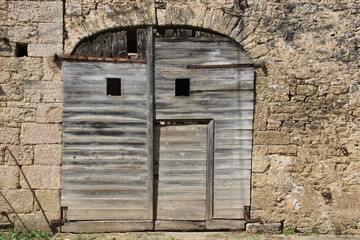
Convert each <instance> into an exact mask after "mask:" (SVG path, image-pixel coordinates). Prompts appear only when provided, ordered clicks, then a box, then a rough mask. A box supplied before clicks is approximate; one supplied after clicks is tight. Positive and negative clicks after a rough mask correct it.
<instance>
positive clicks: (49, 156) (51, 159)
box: [34, 145, 61, 166]
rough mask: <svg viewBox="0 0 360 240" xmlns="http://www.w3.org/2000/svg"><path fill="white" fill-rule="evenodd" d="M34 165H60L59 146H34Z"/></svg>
mask: <svg viewBox="0 0 360 240" xmlns="http://www.w3.org/2000/svg"><path fill="white" fill-rule="evenodd" d="M34 163H35V164H37V165H56V166H60V164H61V145H36V146H35V148H34Z"/></svg>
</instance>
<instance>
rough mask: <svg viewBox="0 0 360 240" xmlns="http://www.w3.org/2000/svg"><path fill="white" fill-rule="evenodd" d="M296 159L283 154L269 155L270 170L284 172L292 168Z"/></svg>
mask: <svg viewBox="0 0 360 240" xmlns="http://www.w3.org/2000/svg"><path fill="white" fill-rule="evenodd" d="M295 160H296V157H294V156H283V155H271V156H270V161H271V168H270V171H271V172H273V173H279V172H285V171H288V170H290V169H292V166H293V164H294V162H296V161H295Z"/></svg>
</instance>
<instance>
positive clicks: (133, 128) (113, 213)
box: [61, 35, 148, 221]
mask: <svg viewBox="0 0 360 240" xmlns="http://www.w3.org/2000/svg"><path fill="white" fill-rule="evenodd" d="M104 37H109V36H108V35H102V38H104ZM109 38H110V37H109ZM102 40H104V39H102ZM106 45H107V46H108V45H109V44H108V43H107V44H106ZM110 45H111V44H110ZM102 50H103V51H110V50H109V49H106V48H104V49H102ZM111 51H112V49H111ZM107 54H108V53H107ZM125 65H126V66H125ZM63 73H64V74H63V98H64V104H63V151H62V153H63V164H62V189H61V192H62V194H61V205H62V206H66V207H68V219H69V220H73V221H78V220H82V221H83V220H110V219H147V218H148V183H147V179H148V162H147V149H146V146H147V137H148V136H147V134H148V130H147V114H148V110H147V97H146V91H147V89H146V66H145V65H140V64H115V63H68V62H65V64H64V71H63ZM106 78H120V79H121V87H122V95H121V96H107V95H106ZM116 200H118V201H116ZM132 201H133V202H134V203H136V204H128V203H129V202H132ZM127 202H128V203H127Z"/></svg>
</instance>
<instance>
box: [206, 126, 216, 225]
mask: <svg viewBox="0 0 360 240" xmlns="http://www.w3.org/2000/svg"><path fill="white" fill-rule="evenodd" d="M214 132H215V131H214V120H213V121H211V122H210V123H209V125H208V132H207V146H206V154H207V155H206V219H207V220H211V219H212V217H213V210H214V192H213V191H214Z"/></svg>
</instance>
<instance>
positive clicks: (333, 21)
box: [0, 0, 360, 233]
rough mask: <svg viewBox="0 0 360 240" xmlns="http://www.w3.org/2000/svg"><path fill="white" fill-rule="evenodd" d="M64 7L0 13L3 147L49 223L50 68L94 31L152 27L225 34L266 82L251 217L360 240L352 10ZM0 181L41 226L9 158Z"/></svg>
mask: <svg viewBox="0 0 360 240" xmlns="http://www.w3.org/2000/svg"><path fill="white" fill-rule="evenodd" d="M64 7H65V10H66V11H65V17H64V19H63V3H62V1H57V0H54V1H3V0H2V1H1V2H0V21H1V23H0V72H1V73H0V86H1V89H0V106H1V111H0V116H1V117H0V119H1V122H0V129H1V134H0V142H1V143H4V144H7V145H8V146H9V148H10V149H11V150H13V152H14V153H16V156H18V158H19V161H21V164H22V168H23V170H24V172H25V173H26V175H27V176H28V177H29V180H30V182H31V184H32V185H33V187H34V188H35V189H36V193H37V195H39V196H40V197H41V199H43V201H44V205H45V208H46V210H47V211H48V212H49V214H52V216H51V217H50V218H55V217H58V215H59V208H60V207H59V197H58V196H59V188H60V173H59V172H60V168H59V165H60V143H61V124H60V123H61V68H59V67H58V66H56V65H55V64H54V63H53V62H52V61H51V58H50V57H49V56H52V55H53V54H54V53H60V52H62V51H63V52H64V53H67V54H70V53H71V52H72V51H73V49H74V48H75V47H76V46H77V44H79V42H80V41H81V40H83V39H86V38H87V37H90V36H92V35H93V34H96V33H98V32H101V31H105V30H108V29H116V28H121V27H127V26H145V25H157V24H158V25H168V26H169V25H178V26H187V27H192V28H203V29H208V30H212V31H215V32H218V33H221V34H225V35H227V36H229V37H231V38H233V39H235V41H237V42H239V44H241V45H242V46H243V47H244V49H245V50H246V51H247V52H248V54H249V56H250V58H251V59H252V60H253V61H254V62H260V61H264V62H265V63H266V67H267V74H265V73H264V72H263V71H262V70H260V69H258V70H257V78H256V111H255V122H254V129H255V131H254V135H253V136H254V140H253V141H254V142H253V143H254V148H253V177H252V206H251V207H252V212H251V213H252V216H253V217H261V218H262V219H263V220H264V221H265V222H279V221H281V220H285V222H284V224H285V225H286V226H292V227H296V228H298V229H299V230H303V231H305V230H306V231H311V229H313V228H314V227H318V228H319V230H320V232H322V233H327V232H332V231H334V230H335V228H340V229H341V230H342V231H343V232H357V233H359V231H360V230H359V229H360V212H359V211H358V209H360V202H359V200H358V199H360V175H359V172H360V151H359V150H360V147H359V144H360V128H359V124H360V91H359V88H360V86H359V85H360V78H359V77H360V73H359V72H360V71H359V65H360V58H359V54H360V52H359V38H360V36H359V35H360V31H359V30H360V18H359V13H360V4H358V3H357V1H356V0H338V1H327V0H322V1H316V2H314V1H305V0H304V1H298V0H291V1H280V0H273V1H265V0H257V1H247V3H246V2H245V1H238V0H236V1H235V0H211V1H210V0H178V1H174V0H155V1H150V0H147V1H140V0H136V1H135V0H134V1H133V0H123V1H117V0H113V1H110V0H109V1H102V0H67V1H66V4H65V6H64ZM25 13H26V14H25ZM63 20H64V24H63ZM63 27H64V30H65V31H64V30H63ZM63 31H64V32H63ZM63 39H64V41H63ZM16 43H28V44H29V45H28V56H27V57H15V50H16ZM49 173H51V174H49ZM0 178H1V179H3V181H1V182H0V185H1V191H4V194H6V195H7V196H9V198H11V199H19V200H16V201H15V200H14V207H15V205H16V207H17V208H16V209H17V210H18V211H19V212H20V213H21V216H23V217H24V218H25V219H28V218H30V217H32V216H36V217H37V218H38V219H41V215H40V213H39V211H38V208H37V207H36V206H35V204H34V201H33V199H32V198H31V196H30V195H29V191H27V189H26V187H25V186H24V183H23V181H22V180H21V176H20V174H19V170H18V169H17V168H16V167H15V166H14V164H13V162H12V161H11V159H10V158H9V156H7V154H5V153H4V152H0ZM19 195H21V196H24V197H22V198H18V197H16V196H19ZM28 199H30V200H29V201H28ZM41 199H40V200H41ZM17 201H23V203H20V202H17ZM0 206H4V205H3V204H1V205H0ZM53 216H54V217H53ZM40 222H43V221H40V220H39V221H29V224H32V225H31V226H33V227H41V226H43V225H41V226H40V225H39V226H38V225H37V224H39V223H40ZM43 227H44V226H43Z"/></svg>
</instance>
